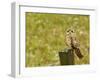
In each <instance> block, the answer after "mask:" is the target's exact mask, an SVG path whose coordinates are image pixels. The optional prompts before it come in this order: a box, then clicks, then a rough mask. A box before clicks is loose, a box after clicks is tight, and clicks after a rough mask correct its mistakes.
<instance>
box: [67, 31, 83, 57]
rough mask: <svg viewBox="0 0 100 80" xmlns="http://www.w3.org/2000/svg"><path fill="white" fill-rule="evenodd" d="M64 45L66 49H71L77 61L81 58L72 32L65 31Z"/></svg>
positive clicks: (77, 43)
mask: <svg viewBox="0 0 100 80" xmlns="http://www.w3.org/2000/svg"><path fill="white" fill-rule="evenodd" d="M65 44H66V46H67V47H69V48H72V49H73V50H74V52H75V54H76V55H77V56H78V58H79V59H81V58H83V55H82V53H81V51H80V49H79V41H78V40H77V37H76V34H75V32H74V30H71V29H69V30H67V32H66V35H65Z"/></svg>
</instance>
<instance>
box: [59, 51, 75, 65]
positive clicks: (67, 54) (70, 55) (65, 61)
mask: <svg viewBox="0 0 100 80" xmlns="http://www.w3.org/2000/svg"><path fill="white" fill-rule="evenodd" d="M59 58H60V64H61V65H74V52H73V49H68V50H67V51H61V52H59Z"/></svg>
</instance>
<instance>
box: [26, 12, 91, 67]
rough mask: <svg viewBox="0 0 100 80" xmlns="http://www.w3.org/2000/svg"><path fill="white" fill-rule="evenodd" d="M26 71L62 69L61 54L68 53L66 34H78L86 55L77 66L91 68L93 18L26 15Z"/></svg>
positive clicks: (42, 14) (64, 15)
mask: <svg viewBox="0 0 100 80" xmlns="http://www.w3.org/2000/svg"><path fill="white" fill-rule="evenodd" d="M25 15H26V67H36V66H57V65H60V61H59V55H58V52H59V51H61V50H63V49H65V48H66V45H65V43H64V38H65V30H66V29H68V28H70V26H71V27H72V28H73V29H74V30H75V32H76V34H77V37H78V40H79V42H80V50H81V52H82V54H83V55H84V57H83V59H81V60H79V59H78V57H77V56H76V55H75V64H89V56H90V53H89V48H90V46H89V45H90V44H89V16H88V15H74V14H50V13H31V12H27V13H26V14H25Z"/></svg>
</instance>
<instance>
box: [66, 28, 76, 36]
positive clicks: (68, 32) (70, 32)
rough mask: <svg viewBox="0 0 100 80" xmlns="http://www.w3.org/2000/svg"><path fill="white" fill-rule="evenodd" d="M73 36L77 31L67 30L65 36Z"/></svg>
mask: <svg viewBox="0 0 100 80" xmlns="http://www.w3.org/2000/svg"><path fill="white" fill-rule="evenodd" d="M73 34H75V31H74V30H73V29H67V30H66V32H65V35H68V36H72V35H73Z"/></svg>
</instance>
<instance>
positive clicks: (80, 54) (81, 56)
mask: <svg viewBox="0 0 100 80" xmlns="http://www.w3.org/2000/svg"><path fill="white" fill-rule="evenodd" d="M75 53H76V55H77V56H78V58H79V59H82V58H83V55H82V53H81V51H80V49H79V48H75Z"/></svg>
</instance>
